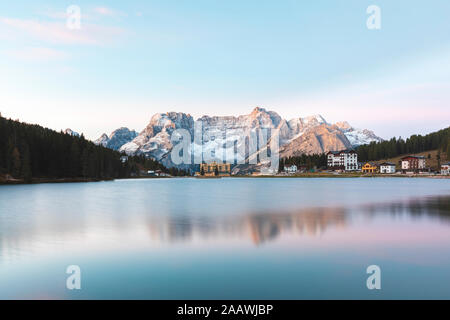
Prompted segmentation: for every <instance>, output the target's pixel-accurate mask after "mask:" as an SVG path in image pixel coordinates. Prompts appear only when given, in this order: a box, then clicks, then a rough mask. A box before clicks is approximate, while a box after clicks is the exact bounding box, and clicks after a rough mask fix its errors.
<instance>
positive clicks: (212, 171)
mask: <svg viewBox="0 0 450 320" xmlns="http://www.w3.org/2000/svg"><path fill="white" fill-rule="evenodd" d="M216 174H217V175H218V176H222V177H223V176H229V175H230V174H231V164H229V163H217V162H215V161H214V162H211V163H202V164H200V172H197V173H196V175H199V176H205V177H211V176H215V175H216Z"/></svg>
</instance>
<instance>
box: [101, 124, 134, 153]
mask: <svg viewBox="0 0 450 320" xmlns="http://www.w3.org/2000/svg"><path fill="white" fill-rule="evenodd" d="M137 135H138V133H137V132H136V131H134V130H130V129H128V128H125V127H121V128H119V129H116V130H114V131H113V132H111V134H110V135H109V137H108V136H107V135H106V133H104V134H102V135H101V136H100V138H98V139H97V140H95V141H94V143H95V144H96V145H101V146H103V147H107V148H110V149H113V150H119V149H120V147H121V146H123V145H124V144H126V143H128V142H130V141H131V140H133V139H134V138H136V137H137Z"/></svg>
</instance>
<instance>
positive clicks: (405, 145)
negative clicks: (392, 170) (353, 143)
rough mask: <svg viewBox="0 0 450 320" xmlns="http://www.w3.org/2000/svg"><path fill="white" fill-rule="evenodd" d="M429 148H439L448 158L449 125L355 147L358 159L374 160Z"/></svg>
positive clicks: (449, 145) (449, 154)
mask: <svg viewBox="0 0 450 320" xmlns="http://www.w3.org/2000/svg"><path fill="white" fill-rule="evenodd" d="M430 150H439V151H440V152H442V153H446V154H447V159H449V158H450V127H448V128H446V129H442V130H439V131H436V132H433V133H430V134H427V135H424V136H422V135H412V136H411V137H409V138H407V139H406V140H404V139H402V138H401V137H400V138H398V139H396V138H392V139H390V140H386V141H382V142H376V143H375V142H372V143H371V144H366V145H362V146H359V147H358V148H356V152H357V153H358V161H376V160H382V159H389V158H394V157H396V156H399V155H403V154H415V153H420V152H424V151H430Z"/></svg>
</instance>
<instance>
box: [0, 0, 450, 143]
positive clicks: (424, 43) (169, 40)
mask: <svg viewBox="0 0 450 320" xmlns="http://www.w3.org/2000/svg"><path fill="white" fill-rule="evenodd" d="M71 4H74V5H78V6H79V7H80V8H81V13H82V20H81V27H82V29H81V30H69V29H68V28H66V26H65V25H66V16H65V11H66V8H67V7H68V6H69V5H71ZM371 4H375V5H378V6H379V7H380V8H381V19H382V20H381V21H382V22H381V30H368V29H367V27H366V20H367V17H368V15H367V14H366V8H367V7H368V6H369V5H371ZM449 104H450V1H448V0H430V1H427V2H425V1H418V0H408V1H406V0H396V1H391V0H378V1H375V0H371V1H366V0H340V1H339V0H333V1H332V0H328V1H325V0H315V1H300V0H284V1H265V0H241V1H234V0H226V1H221V0H220V1H214V0H184V1H180V0H178V1H170V0H169V1H168V0H164V1H162V0H160V1H133V0H130V1H103V2H96V1H68V2H64V1H23V0H16V1H14V2H9V3H6V2H2V3H0V112H2V114H3V115H4V116H7V117H12V118H19V119H21V120H23V121H27V122H33V123H39V124H42V125H45V126H48V127H51V128H53V129H57V130H59V129H64V128H66V127H70V128H72V129H74V130H76V131H79V132H84V133H85V135H86V136H87V137H89V138H97V137H98V136H99V135H100V134H101V133H103V132H106V133H108V134H109V133H110V132H111V131H112V130H113V129H115V128H117V127H120V126H128V127H130V128H133V129H136V130H138V131H140V130H141V129H143V128H144V126H145V125H146V124H147V123H148V121H149V119H150V117H151V116H152V115H153V114H154V113H156V112H166V111H180V112H186V113H191V114H192V115H194V116H195V117H198V116H201V115H203V114H208V115H239V114H246V113H249V112H250V111H251V109H252V108H253V107H255V106H262V107H266V108H268V109H270V110H273V111H276V112H278V113H279V114H280V115H281V116H282V117H285V118H288V119H289V118H293V117H300V116H307V115H310V114H317V113H319V114H321V115H323V116H324V117H325V119H327V120H328V121H329V122H336V121H341V120H348V121H349V122H350V123H351V124H352V125H353V126H355V127H361V128H369V129H372V130H374V131H375V133H377V134H378V135H380V136H382V137H384V138H389V137H391V136H394V135H395V136H399V135H401V136H407V135H410V134H413V133H427V132H430V131H434V130H437V129H441V128H443V127H446V126H448V125H449V124H450V121H449V119H450V111H449V110H450V108H449Z"/></svg>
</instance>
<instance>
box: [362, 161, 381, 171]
mask: <svg viewBox="0 0 450 320" xmlns="http://www.w3.org/2000/svg"><path fill="white" fill-rule="evenodd" d="M377 170H378V166H377V165H376V164H375V163H370V162H366V163H365V164H364V165H363V166H362V168H361V171H362V172H364V173H376V172H377Z"/></svg>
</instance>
